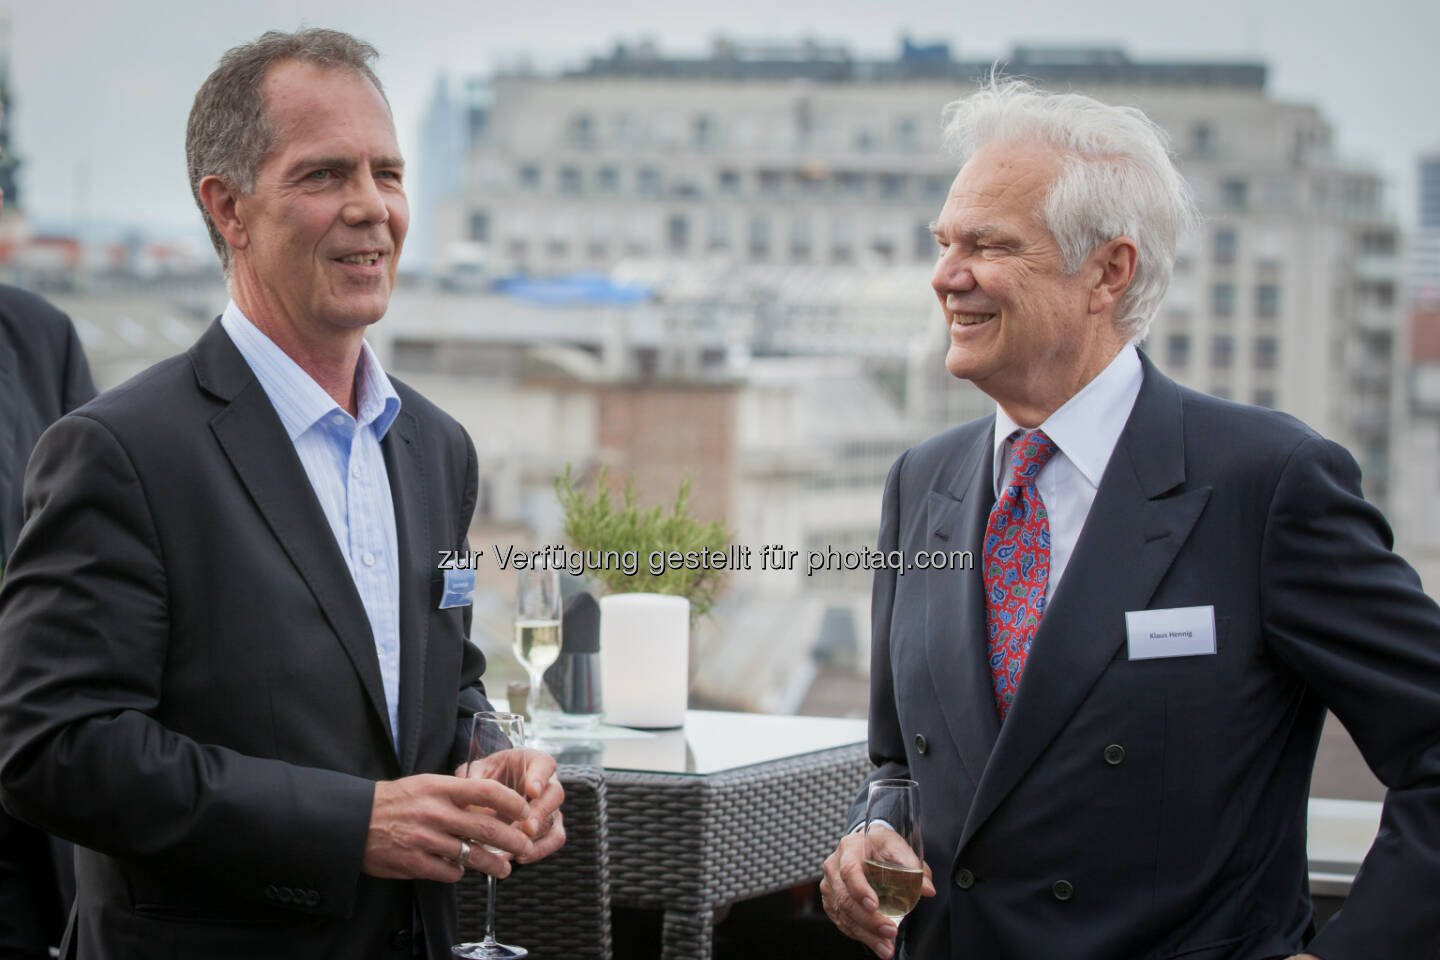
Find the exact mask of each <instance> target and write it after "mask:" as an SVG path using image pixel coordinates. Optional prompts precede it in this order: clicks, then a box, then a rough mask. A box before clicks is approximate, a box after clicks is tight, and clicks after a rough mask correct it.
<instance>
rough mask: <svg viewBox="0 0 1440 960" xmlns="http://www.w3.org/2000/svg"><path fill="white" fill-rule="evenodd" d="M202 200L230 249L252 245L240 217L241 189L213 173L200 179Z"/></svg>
mask: <svg viewBox="0 0 1440 960" xmlns="http://www.w3.org/2000/svg"><path fill="white" fill-rule="evenodd" d="M200 202H201V203H203V204H205V210H206V212H208V213H209V214H210V219H211V220H212V221H214V223H215V229H216V230H218V231H220V236H222V237H224V238H225V242H226V243H228V244H229V245H230V249H232V250H243V249H245V248H246V247H247V246H249V245H250V235H249V233H248V232H247V231H246V229H245V224H244V222H243V221H241V219H240V210H239V205H240V191H238V190H236V189H235V188H233V187H231V186H230V184H228V183H226V182H225V181H224V180H221V179H220V178H219V177H217V176H215V175H213V174H212V175H210V176H208V177H206V178H205V179H203V180H201V181H200Z"/></svg>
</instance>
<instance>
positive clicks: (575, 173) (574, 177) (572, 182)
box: [560, 167, 580, 196]
mask: <svg viewBox="0 0 1440 960" xmlns="http://www.w3.org/2000/svg"><path fill="white" fill-rule="evenodd" d="M560 192H561V193H565V194H569V195H571V196H574V195H576V194H578V193H579V192H580V168H579V167H561V168H560Z"/></svg>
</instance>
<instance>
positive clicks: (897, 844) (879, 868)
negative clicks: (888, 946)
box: [865, 780, 925, 923]
mask: <svg viewBox="0 0 1440 960" xmlns="http://www.w3.org/2000/svg"><path fill="white" fill-rule="evenodd" d="M865 880H866V881H867V882H868V883H869V884H870V886H871V887H873V888H874V889H875V898H876V900H877V901H879V904H880V912H881V913H882V914H884V915H885V916H886V917H887V918H888V919H890V920H893V921H895V922H896V923H899V922H900V920H901V918H902V917H904V916H905V915H906V914H908V913H909V912H910V911H911V910H914V909H915V904H917V903H919V902H920V889H921V887H923V886H924V884H925V844H924V841H923V840H922V838H921V836H920V784H918V783H916V782H915V781H914V780H876V781H875V782H874V783H872V784H870V793H869V795H868V797H867V799H866V801H865Z"/></svg>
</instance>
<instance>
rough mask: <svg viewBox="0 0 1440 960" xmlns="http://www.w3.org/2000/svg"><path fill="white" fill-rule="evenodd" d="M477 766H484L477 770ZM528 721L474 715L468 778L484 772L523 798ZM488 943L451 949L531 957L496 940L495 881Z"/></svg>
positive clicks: (489, 887)
mask: <svg viewBox="0 0 1440 960" xmlns="http://www.w3.org/2000/svg"><path fill="white" fill-rule="evenodd" d="M477 764H483V767H481V768H480V770H478V771H477V770H476V769H475V767H476V765H477ZM525 767H526V755H525V720H524V718H523V717H521V716H520V715H519V714H518V713H502V712H499V711H491V710H484V711H481V712H480V713H477V714H475V726H474V727H472V728H471V731H470V759H469V761H468V762H467V764H466V767H465V775H466V776H467V777H469V776H480V775H481V773H482V772H483V774H484V776H486V777H487V778H488V779H491V780H494V781H496V782H497V783H500V784H503V785H504V786H507V787H509V788H510V789H512V790H514V791H515V792H516V793H519V794H520V795H521V796H524V795H525V794H524V786H523V785H524V782H525ZM471 809H472V810H478V811H479V812H480V813H486V814H490V815H492V816H493V815H494V811H493V810H487V809H484V808H478V807H472V808H471ZM485 849H487V850H489V851H490V852H491V853H502V852H503V851H501V850H499V849H498V848H496V847H492V846H490V845H489V844H486V845H485ZM485 887H486V889H485V894H486V897H485V939H484V940H483V941H481V942H479V943H457V944H455V946H453V947H451V948H450V953H451V955H452V956H456V957H468V958H476V960H517V958H519V957H526V956H529V954H530V951H528V950H526V949H525V948H524V947H517V946H513V945H511V944H505V943H501V942H499V941H498V940H496V939H495V878H494V877H492V876H486V878H485Z"/></svg>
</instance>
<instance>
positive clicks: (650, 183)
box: [635, 167, 660, 197]
mask: <svg viewBox="0 0 1440 960" xmlns="http://www.w3.org/2000/svg"><path fill="white" fill-rule="evenodd" d="M635 189H637V190H639V191H640V193H641V194H642V195H644V196H647V197H658V196H659V195H660V171H659V170H656V169H655V168H654V167H641V168H640V170H639V172H638V173H637V174H636V175H635Z"/></svg>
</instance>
